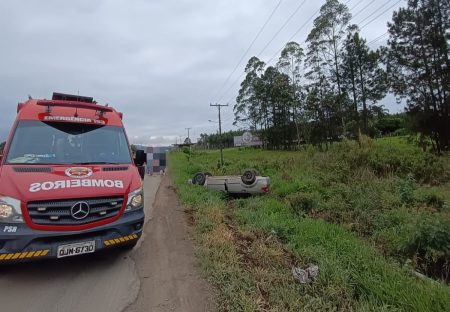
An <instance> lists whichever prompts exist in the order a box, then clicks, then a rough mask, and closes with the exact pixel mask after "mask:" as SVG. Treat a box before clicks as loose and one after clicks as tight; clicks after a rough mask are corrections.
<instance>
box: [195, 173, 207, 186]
mask: <svg viewBox="0 0 450 312" xmlns="http://www.w3.org/2000/svg"><path fill="white" fill-rule="evenodd" d="M205 182H206V175H205V174H204V173H203V172H199V173H196V174H194V177H193V178H192V184H195V185H205Z"/></svg>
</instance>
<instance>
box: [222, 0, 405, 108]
mask: <svg viewBox="0 0 450 312" xmlns="http://www.w3.org/2000/svg"><path fill="white" fill-rule="evenodd" d="M375 1H376V0H372V1H371V2H369V3H368V4H366V5H365V6H364V7H363V8H361V9H360V10H359V11H358V12H357V13H356V14H354V15H353V16H352V18H351V19H350V20H352V19H354V18H355V17H356V16H358V15H359V14H361V13H362V12H363V11H365V10H366V9H367V8H368V7H369V6H370V5H372V4H373V3H374V2H375ZM391 1H392V0H389V1H387V2H385V3H384V4H383V5H382V6H381V7H379V8H378V9H376V10H374V11H372V13H371V14H369V15H368V16H367V17H365V18H364V19H362V20H361V21H360V23H362V22H364V21H366V20H367V19H368V18H370V17H372V16H373V15H374V14H375V13H376V12H378V11H380V10H381V9H382V8H384V7H385V6H386V5H387V4H388V3H390V2H391ZM401 1H402V0H399V1H397V2H396V3H394V4H393V5H392V6H390V7H389V8H387V9H386V10H384V11H383V12H382V13H380V14H378V15H377V16H376V17H375V18H373V19H371V20H370V21H368V22H367V23H365V24H364V25H363V26H362V27H360V29H363V28H364V27H366V26H368V25H369V24H371V23H372V22H374V21H375V20H376V19H378V18H379V17H380V16H382V15H383V14H384V13H386V12H387V11H389V10H390V9H392V8H393V7H394V6H395V5H397V4H398V3H400V2H401ZM349 2H350V0H349V1H347V2H346V3H345V4H346V5H347V4H348V3H349ZM361 3H363V0H360V1H358V3H356V4H355V5H354V6H353V7H352V9H354V8H356V7H357V6H359V5H360V4H361ZM302 4H303V3H302ZM302 4H301V5H302ZM319 11H320V8H319V9H318V10H317V11H315V12H314V13H313V14H312V15H311V16H310V17H309V18H308V20H306V22H305V23H303V24H302V25H301V26H300V27H299V28H298V29H297V30H296V32H295V33H294V34H293V35H292V36H291V37H290V38H289V39H288V41H287V42H290V41H291V40H292V39H293V38H294V37H295V36H297V34H298V33H299V32H300V31H301V30H302V29H303V28H304V27H306V25H307V24H308V23H309V22H310V21H311V20H312V19H313V18H314V16H315V15H316V14H317V13H318V12H319ZM294 14H295V13H294ZM291 16H292V15H291ZM278 33H279V32H277V33H276V35H278ZM276 35H275V36H276ZM386 35H387V33H386V34H383V35H381V36H380V38H376V40H373V41H371V42H370V43H369V44H372V43H374V42H376V41H378V40H381V39H383V37H384V36H386ZM273 39H274V38H272V39H271V40H270V41H269V44H270V43H271V42H272V41H273ZM266 46H268V44H267V45H266ZM283 49H284V46H283V47H281V48H280V49H279V50H277V52H276V53H275V54H274V55H273V56H272V57H271V58H270V59H269V60H268V61H267V63H266V64H270V63H271V62H272V61H273V59H274V58H275V57H276V56H277V55H278V54H279V53H280V52H281V51H282V50H283ZM263 50H264V49H263ZM258 56H259V55H258ZM244 75H245V72H243V73H241V75H239V77H238V78H237V79H236V80H235V81H234V82H233V83H232V84H231V85H230V87H229V88H228V89H227V90H226V91H225V93H224V95H225V94H227V93H228V92H229V91H230V90H231V88H232V87H233V86H234V85H235V84H236V83H237V82H238V81H239V80H240V79H241V78H242V76H244ZM221 98H223V96H222V97H221ZM230 102H231V101H230Z"/></svg>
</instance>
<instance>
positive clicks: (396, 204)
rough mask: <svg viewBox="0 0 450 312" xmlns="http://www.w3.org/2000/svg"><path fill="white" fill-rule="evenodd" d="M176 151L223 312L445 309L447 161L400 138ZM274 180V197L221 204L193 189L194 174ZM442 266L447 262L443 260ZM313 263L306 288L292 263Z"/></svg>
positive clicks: (184, 193) (177, 172)
mask: <svg viewBox="0 0 450 312" xmlns="http://www.w3.org/2000/svg"><path fill="white" fill-rule="evenodd" d="M188 156H189V155H188V154H185V153H172V154H171V155H170V159H169V161H170V170H171V175H172V177H173V179H174V180H175V183H176V186H177V191H178V194H179V196H180V198H181V200H182V201H183V203H184V204H185V205H186V206H187V207H189V209H192V213H193V219H194V224H195V229H196V238H197V240H198V246H199V258H200V263H201V265H202V268H203V270H204V272H205V275H206V276H207V277H208V278H209V280H210V281H211V282H212V283H213V284H214V285H216V287H217V288H218V290H219V291H218V294H219V309H220V310H222V311H256V310H260V311H299V310H303V311H336V310H338V311H396V310H398V311H446V310H448V307H449V306H450V290H449V288H448V286H446V285H445V284H444V283H442V282H438V281H433V280H431V279H428V278H425V279H422V278H418V277H417V276H415V275H414V274H413V269H415V270H418V271H422V272H423V273H427V274H429V275H430V276H433V277H435V278H439V277H442V276H439V274H441V275H442V272H443V271H445V270H442V268H439V265H443V264H448V260H449V255H450V250H448V248H449V246H450V245H449V242H450V241H449V240H450V227H449V225H450V221H449V206H448V205H449V202H450V194H449V188H448V185H449V169H450V166H449V160H450V158H449V157H448V156H447V157H444V158H436V157H434V156H432V155H429V154H427V153H424V152H422V151H421V150H419V149H418V148H416V147H415V146H413V145H411V144H409V143H408V142H407V141H406V139H403V138H393V139H382V140H378V141H372V140H368V139H361V140H359V141H358V142H343V143H340V144H334V145H333V146H332V147H331V148H330V150H329V151H328V152H319V151H317V150H315V149H314V148H312V147H311V148H308V149H306V150H304V151H301V152H279V151H259V150H238V149H231V150H226V151H225V161H226V163H227V164H226V166H225V167H224V168H219V169H218V168H217V167H216V164H217V159H218V157H219V154H218V152H216V151H213V152H194V153H193V154H192V155H191V156H190V158H189V159H190V160H188ZM246 168H256V169H257V170H258V171H259V172H260V173H261V174H264V175H268V176H270V178H271V182H272V189H271V193H270V194H269V195H267V196H260V197H253V198H248V199H239V200H231V201H230V200H226V199H225V198H224V197H223V195H222V194H220V193H215V192H210V191H208V190H206V189H204V188H202V187H198V186H192V185H188V184H187V183H186V181H187V179H189V178H190V177H191V176H192V175H193V174H194V173H195V172H198V171H210V172H212V173H213V174H215V175H219V174H239V173H241V172H242V171H243V170H244V169H246ZM446 261H447V262H446ZM309 263H315V264H318V265H319V267H320V275H319V278H318V279H317V280H315V281H314V282H313V283H311V284H308V285H299V284H297V283H296V282H294V280H293V279H292V277H291V273H290V268H291V267H292V266H298V265H300V266H305V265H307V264H309Z"/></svg>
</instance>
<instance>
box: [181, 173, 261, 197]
mask: <svg viewBox="0 0 450 312" xmlns="http://www.w3.org/2000/svg"><path fill="white" fill-rule="evenodd" d="M190 183H192V184H196V185H203V186H205V187H206V188H208V189H211V190H216V191H221V192H226V193H229V194H235V195H239V194H242V195H245V194H247V195H253V194H264V193H268V192H269V187H270V179H269V177H264V176H259V175H258V173H257V172H256V170H253V169H252V170H246V171H244V174H243V175H242V176H213V175H211V174H210V173H209V172H198V173H196V174H195V175H194V176H193V177H192V180H190Z"/></svg>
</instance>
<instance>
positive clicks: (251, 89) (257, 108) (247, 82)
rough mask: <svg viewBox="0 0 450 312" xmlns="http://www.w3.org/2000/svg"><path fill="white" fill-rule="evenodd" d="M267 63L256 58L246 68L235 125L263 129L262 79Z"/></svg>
mask: <svg viewBox="0 0 450 312" xmlns="http://www.w3.org/2000/svg"><path fill="white" fill-rule="evenodd" d="M265 66H266V65H265V63H264V62H263V61H261V60H260V59H259V58H257V57H256V56H253V57H252V58H250V60H249V61H248V63H247V66H246V67H245V73H246V76H245V79H244V81H242V83H241V88H240V89H239V94H238V96H237V98H236V104H235V105H234V108H233V111H234V123H233V124H234V125H237V124H244V125H246V126H249V127H250V128H253V129H257V127H258V125H260V126H261V127H262V124H263V123H262V121H263V112H262V109H261V100H260V96H259V93H260V90H258V87H259V86H260V81H259V80H260V78H261V75H262V74H263V72H264V68H265Z"/></svg>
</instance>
